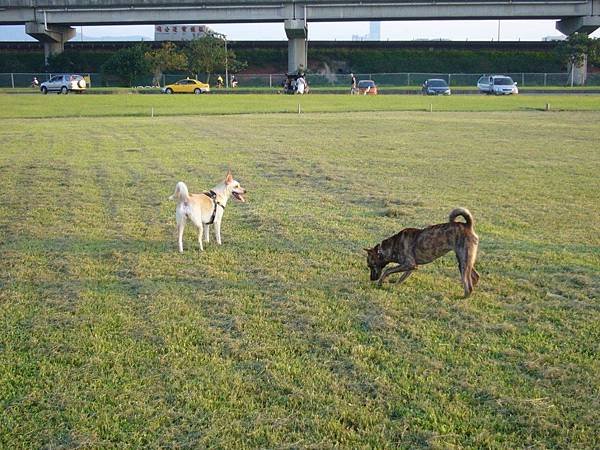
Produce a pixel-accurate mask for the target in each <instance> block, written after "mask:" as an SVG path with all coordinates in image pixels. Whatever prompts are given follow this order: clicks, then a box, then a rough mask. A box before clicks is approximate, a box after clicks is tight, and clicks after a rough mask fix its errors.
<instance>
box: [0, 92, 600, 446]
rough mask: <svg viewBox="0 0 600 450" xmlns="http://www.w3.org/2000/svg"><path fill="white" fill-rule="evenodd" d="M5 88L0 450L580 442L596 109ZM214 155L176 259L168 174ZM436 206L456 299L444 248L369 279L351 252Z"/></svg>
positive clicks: (592, 309) (587, 424)
mask: <svg viewBox="0 0 600 450" xmlns="http://www.w3.org/2000/svg"><path fill="white" fill-rule="evenodd" d="M8 97H9V96H5V97H2V98H0V102H2V104H3V108H2V109H1V110H0V114H2V117H3V119H2V121H0V142H2V147H1V148H2V150H1V152H0V177H1V179H2V190H1V191H0V448H11V449H17V448H27V449H29V448H75V447H84V448H107V447H108V448H112V447H115V448H148V447H151V448H158V447H160V448H207V447H210V448H215V447H216V448H236V449H237V448H331V447H336V446H339V447H344V448H358V447H363V448H366V447H371V448H398V447H401V448H452V447H459V448H507V449H514V448H525V447H533V448H598V446H599V444H600V443H599V441H598V423H600V412H599V411H600V404H599V401H600V381H599V377H598V373H600V360H599V358H598V351H599V348H598V342H600V327H598V323H599V322H600V305H599V303H598V298H599V293H600V277H599V271H598V267H599V266H600V222H599V221H598V217H599V216H600V206H599V202H598V192H599V188H600V183H599V178H598V173H599V169H600V155H599V153H598V135H599V133H600V112H597V111H592V112H557V113H543V112H538V111H514V112H489V113H486V114H478V113H470V112H454V113H444V114H431V113H426V112H418V111H414V112H397V111H387V112H351V113H343V112H339V113H335V114H328V113H320V112H317V111H318V110H319V108H322V109H328V108H332V105H331V104H330V103H331V102H334V103H333V105H334V106H335V108H333V109H336V108H337V109H338V110H340V111H341V110H342V109H343V108H344V107H348V105H353V106H355V105H360V107H363V106H364V105H380V106H381V107H384V106H385V107H391V105H396V106H397V107H398V108H400V106H401V105H402V102H404V101H406V102H408V101H409V99H406V98H401V100H400V99H398V100H397V103H392V104H388V103H385V102H386V100H384V99H383V98H381V99H375V100H373V101H371V99H363V98H350V97H348V98H342V99H343V100H341V101H343V102H345V103H335V98H337V97H335V98H334V97H332V98H329V97H320V100H317V98H316V97H314V98H312V97H311V98H304V99H302V100H301V101H302V102H303V107H305V108H306V110H310V111H314V113H311V114H303V115H297V114H296V115H290V114H269V115H264V114H245V115H236V116H223V115H212V116H210V115H209V116H204V115H196V116H188V117H182V116H177V114H198V113H200V112H201V111H202V112H204V111H205V110H200V109H199V107H198V105H202V108H207V109H210V110H211V111H213V112H214V113H215V114H216V111H218V110H219V103H218V102H220V101H221V102H222V103H221V106H220V108H221V109H220V110H221V111H223V112H231V110H242V111H245V112H250V111H253V110H255V111H261V112H262V111H263V110H270V111H277V110H286V109H289V108H291V107H293V106H294V105H295V103H296V102H297V101H298V100H297V99H295V98H288V97H282V98H273V97H268V99H269V102H267V101H263V99H262V98H259V97H244V99H246V100H238V99H237V98H235V100H234V99H233V98H231V99H230V98H223V97H202V98H194V97H176V98H166V97H160V98H158V99H152V100H153V101H158V102H159V103H154V106H155V107H156V108H157V109H158V111H159V113H160V111H162V110H164V113H165V114H166V113H167V112H169V114H171V115H172V117H155V118H153V119H152V118H150V117H123V116H124V115H126V114H141V113H142V112H143V111H145V110H146V109H147V108H148V107H149V106H150V105H152V104H153V103H152V102H148V100H147V99H146V98H142V97H141V96H135V97H126V100H125V102H123V98H122V97H118V98H117V99H115V98H114V97H108V96H107V97H106V98H105V97H100V96H98V97H93V99H92V98H88V97H84V96H82V97H76V96H68V97H59V96H52V97H44V98H42V97H32V98H31V100H30V98H29V97H28V96H27V98H25V96H23V97H22V98H21V97H17V99H18V101H13V100H12V97H11V98H8ZM522 99H523V100H528V101H529V102H534V101H538V99H537V97H536V98H531V99H524V98H521V97H517V98H515V99H513V98H502V99H495V98H493V99H487V98H476V100H477V101H481V102H497V103H493V104H494V105H510V104H513V108H514V109H520V108H521V107H516V106H514V105H515V104H514V103H512V102H515V101H516V102H521V101H523V100H522ZM253 100H254V101H255V103H256V104H255V105H253V104H252V101H253ZM445 100H450V101H454V100H453V99H432V100H429V99H427V100H426V101H427V102H430V101H433V102H436V101H439V103H435V104H436V106H438V107H439V108H441V105H444V104H446V103H444V101H445ZM246 101H248V102H249V103H245V102H246ZM272 101H273V102H275V104H276V106H274V107H272V108H271V106H268V105H270V102H272ZM319 101H321V102H322V104H320V103H319ZM539 101H541V102H542V103H543V102H544V100H539ZM552 101H553V102H554V101H559V100H552ZM564 101H565V102H567V101H573V102H574V104H586V105H588V106H593V109H598V108H597V105H593V104H592V103H587V102H588V99H587V98H581V99H579V98H578V99H574V100H571V99H570V98H569V99H564ZM595 101H596V102H597V101H598V100H595ZM350 102H352V103H350ZM380 102H381V103H380ZM502 102H504V103H502ZM578 102H582V103H578ZM490 104H492V103H490ZM466 105H467V106H466V107H472V105H473V104H472V103H468V102H467V103H466ZM531 106H532V107H535V106H536V104H532V105H531ZM364 107H365V108H367V106H364ZM64 110H66V111H76V112H78V113H81V114H82V115H84V116H85V118H82V119H74V120H52V119H48V120H39V119H27V118H23V117H51V116H54V115H57V114H60V113H61V112H62V111H64ZM111 111H113V114H114V115H115V117H92V116H94V115H97V116H102V115H105V116H109V115H110V114H111ZM15 117H16V118H15ZM228 167H231V168H232V169H233V171H234V175H235V176H236V178H237V179H238V180H239V181H241V183H242V184H243V185H244V186H245V187H246V188H247V189H248V191H249V194H248V196H247V198H248V203H246V204H239V203H236V204H233V203H232V204H229V205H228V207H227V211H226V214H225V221H224V227H223V240H224V245H223V246H221V247H218V246H216V245H214V243H210V244H208V245H207V246H206V250H205V252H203V253H199V252H198V251H197V250H196V249H195V245H194V243H195V238H196V235H195V233H194V231H193V230H192V228H191V227H188V228H187V229H186V236H185V242H184V245H185V247H186V249H185V253H184V254H183V255H180V254H178V253H177V252H176V237H175V227H174V204H173V203H170V202H168V201H167V196H168V195H170V194H171V193H172V190H173V188H174V185H175V182H176V181H178V180H185V181H186V182H187V183H188V185H189V187H190V189H191V190H192V191H194V192H200V191H202V190H206V189H209V188H210V187H212V186H213V185H214V183H216V182H217V181H219V180H220V179H221V177H222V176H224V174H225V171H226V169H227V168H228ZM455 206H466V207H468V208H470V209H471V211H472V212H473V214H474V215H475V219H476V231H477V233H478V234H479V236H480V239H481V245H480V255H479V260H478V263H477V268H478V270H479V272H480V274H481V276H482V279H481V283H480V286H479V287H478V289H477V290H476V292H475V293H474V295H473V296H472V297H471V298H469V299H467V300H465V299H462V298H461V297H460V295H461V293H462V289H461V286H460V282H459V278H458V271H457V269H456V263H455V258H454V256H453V255H447V256H446V257H444V258H442V259H440V260H438V261H436V262H434V263H432V264H430V265H427V266H424V267H422V268H421V269H420V270H419V271H418V273H416V274H415V275H413V276H412V277H411V278H410V279H409V280H407V281H406V282H405V283H404V284H403V285H400V286H397V285H394V284H386V285H385V286H384V287H382V288H377V287H376V286H375V285H373V284H372V283H370V282H369V281H368V271H367V268H366V264H365V256H364V254H363V252H362V250H361V249H362V247H365V246H368V245H373V244H375V243H376V242H378V241H380V240H381V239H383V238H384V237H387V236H389V235H391V234H393V233H395V232H396V231H398V230H400V229H401V228H403V227H406V226H425V225H428V224H431V223H437V222H442V221H444V220H446V217H447V214H448V212H449V211H450V210H451V209H452V208H453V207H455ZM211 238H212V236H211Z"/></svg>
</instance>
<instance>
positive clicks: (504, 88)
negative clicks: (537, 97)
mask: <svg viewBox="0 0 600 450" xmlns="http://www.w3.org/2000/svg"><path fill="white" fill-rule="evenodd" d="M477 88H478V89H479V91H480V92H481V93H482V94H488V95H491V94H494V95H510V94H518V93H519V89H518V88H517V83H515V82H514V81H513V79H512V78H511V77H507V76H506V75H485V76H483V77H481V78H480V79H479V80H478V81H477Z"/></svg>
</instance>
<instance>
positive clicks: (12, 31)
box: [0, 25, 149, 42]
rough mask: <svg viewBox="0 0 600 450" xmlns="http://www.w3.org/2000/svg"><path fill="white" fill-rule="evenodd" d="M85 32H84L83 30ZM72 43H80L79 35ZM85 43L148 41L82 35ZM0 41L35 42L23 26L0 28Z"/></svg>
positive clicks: (140, 38)
mask: <svg viewBox="0 0 600 450" xmlns="http://www.w3.org/2000/svg"><path fill="white" fill-rule="evenodd" d="M84 31H85V30H84ZM71 40H72V41H81V34H79V32H78V33H77V35H76V37H74V38H73V39H71ZM83 40H85V41H148V40H149V39H148V37H147V36H140V35H131V36H99V37H93V36H87V35H86V34H85V33H84V34H83ZM0 41H13V42H14V41H17V42H23V41H35V39H33V38H32V37H31V36H29V35H28V34H27V33H25V26H24V25H6V26H0Z"/></svg>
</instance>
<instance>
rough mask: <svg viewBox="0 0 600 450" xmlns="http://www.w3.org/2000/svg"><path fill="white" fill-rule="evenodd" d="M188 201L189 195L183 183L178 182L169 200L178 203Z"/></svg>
mask: <svg viewBox="0 0 600 450" xmlns="http://www.w3.org/2000/svg"><path fill="white" fill-rule="evenodd" d="M189 199H190V193H189V192H188V188H187V186H186V185H185V183H184V182H183V181H180V182H178V183H177V184H176V185H175V192H174V193H173V195H171V196H170V197H169V200H176V201H178V202H187V201H189Z"/></svg>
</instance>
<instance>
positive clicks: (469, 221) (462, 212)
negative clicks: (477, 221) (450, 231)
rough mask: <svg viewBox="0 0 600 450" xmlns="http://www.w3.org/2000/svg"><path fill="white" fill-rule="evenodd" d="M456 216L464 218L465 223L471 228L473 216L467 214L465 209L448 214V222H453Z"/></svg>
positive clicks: (454, 210)
mask: <svg viewBox="0 0 600 450" xmlns="http://www.w3.org/2000/svg"><path fill="white" fill-rule="evenodd" d="M458 216H463V217H464V218H465V222H466V224H467V226H468V227H469V228H473V222H474V221H473V214H471V213H470V212H469V210H468V209H466V208H456V209H453V210H452V211H451V212H450V217H449V218H448V220H449V221H450V222H454V219H456V218H457V217H458Z"/></svg>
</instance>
